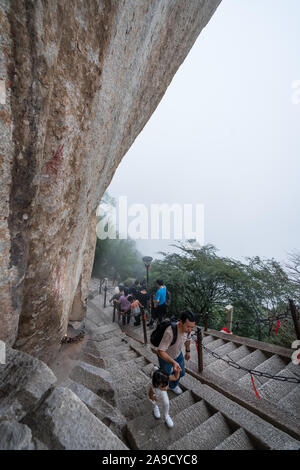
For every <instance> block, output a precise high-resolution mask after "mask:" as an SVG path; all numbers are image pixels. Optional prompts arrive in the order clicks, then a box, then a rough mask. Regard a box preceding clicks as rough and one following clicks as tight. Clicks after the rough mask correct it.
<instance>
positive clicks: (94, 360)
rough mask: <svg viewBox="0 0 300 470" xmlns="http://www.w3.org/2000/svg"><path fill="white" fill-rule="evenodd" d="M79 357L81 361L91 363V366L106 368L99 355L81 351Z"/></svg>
mask: <svg viewBox="0 0 300 470" xmlns="http://www.w3.org/2000/svg"><path fill="white" fill-rule="evenodd" d="M80 359H81V360H82V361H83V362H87V363H88V364H91V365H92V366H95V367H101V369H105V368H106V364H105V362H104V359H102V358H101V357H99V356H96V355H94V354H93V353H92V352H88V351H83V352H82V353H81V356H80Z"/></svg>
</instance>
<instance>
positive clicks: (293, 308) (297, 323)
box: [289, 299, 300, 339]
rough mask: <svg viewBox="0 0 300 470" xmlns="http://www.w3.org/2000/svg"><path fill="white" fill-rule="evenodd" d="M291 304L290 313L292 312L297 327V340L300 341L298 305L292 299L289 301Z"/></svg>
mask: <svg viewBox="0 0 300 470" xmlns="http://www.w3.org/2000/svg"><path fill="white" fill-rule="evenodd" d="M289 304H290V311H291V315H292V318H293V322H294V326H295V331H296V337H297V339H300V325H299V322H298V319H297V310H296V305H295V304H294V301H293V300H292V299H289Z"/></svg>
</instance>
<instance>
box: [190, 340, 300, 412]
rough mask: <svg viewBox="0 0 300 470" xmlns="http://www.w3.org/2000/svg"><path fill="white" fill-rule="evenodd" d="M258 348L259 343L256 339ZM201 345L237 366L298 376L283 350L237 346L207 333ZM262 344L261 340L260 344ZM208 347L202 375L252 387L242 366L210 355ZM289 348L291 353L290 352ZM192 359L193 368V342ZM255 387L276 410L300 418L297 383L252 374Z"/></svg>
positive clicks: (298, 368) (192, 347)
mask: <svg viewBox="0 0 300 470" xmlns="http://www.w3.org/2000/svg"><path fill="white" fill-rule="evenodd" d="M256 343H257V346H258V347H259V342H256ZM203 344H204V346H205V347H206V348H207V350H208V349H209V350H210V351H213V352H214V353H217V354H218V355H219V356H220V357H222V358H223V359H225V360H227V361H229V360H232V361H234V362H235V363H237V364H238V365H239V366H241V367H244V368H246V369H249V370H253V371H260V372H264V373H268V374H270V375H272V376H281V377H294V378H298V379H299V378H300V367H299V366H298V365H295V364H293V363H292V362H291V359H290V357H289V356H288V354H287V353H286V352H285V354H284V355H280V354H278V353H276V347H274V352H273V353H272V352H271V351H266V350H261V349H258V348H257V349H253V348H251V347H249V346H247V345H245V344H243V345H240V344H239V343H235V342H234V340H231V339H230V337H229V336H228V340H225V339H223V338H217V337H216V336H212V335H207V336H205V338H204V339H203ZM263 344H264V343H261V345H262V347H263ZM207 350H205V349H204V352H203V364H204V371H203V376H205V375H208V376H209V374H210V373H212V374H216V375H217V376H219V377H221V378H223V379H224V380H226V381H229V382H231V383H234V384H235V386H238V387H241V388H242V389H244V390H248V391H249V390H252V382H251V377H250V374H249V373H248V372H247V371H245V370H243V369H236V368H234V367H232V366H230V365H228V364H227V363H226V362H224V361H222V360H221V359H217V358H216V357H214V356H212V355H211V354H210V353H209V352H208V351H207ZM291 353H292V351H291V352H290V355H291ZM191 362H192V363H193V365H194V369H195V370H196V367H197V366H196V364H197V351H196V347H195V344H193V343H192V344H191ZM254 381H255V386H256V389H257V391H258V393H259V395H260V397H261V398H263V399H265V400H267V401H268V402H270V403H271V404H273V405H276V408H277V410H282V411H283V412H285V413H288V414H291V415H292V417H293V418H296V419H297V420H299V419H300V386H299V384H296V383H290V382H285V381H277V380H274V379H271V378H266V377H263V376H254Z"/></svg>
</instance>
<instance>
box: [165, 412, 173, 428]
mask: <svg viewBox="0 0 300 470" xmlns="http://www.w3.org/2000/svg"><path fill="white" fill-rule="evenodd" d="M165 423H166V425H167V426H168V428H172V427H173V426H174V423H173V421H172V419H171V417H170V416H169V415H167V416H166V417H165Z"/></svg>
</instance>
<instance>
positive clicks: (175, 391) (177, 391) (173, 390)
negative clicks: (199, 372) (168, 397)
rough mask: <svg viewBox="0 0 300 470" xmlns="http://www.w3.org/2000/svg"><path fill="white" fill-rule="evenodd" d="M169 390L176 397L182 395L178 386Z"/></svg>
mask: <svg viewBox="0 0 300 470" xmlns="http://www.w3.org/2000/svg"><path fill="white" fill-rule="evenodd" d="M170 390H172V392H174V393H176V395H181V394H182V389H181V388H180V387H179V385H177V387H175V388H170Z"/></svg>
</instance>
